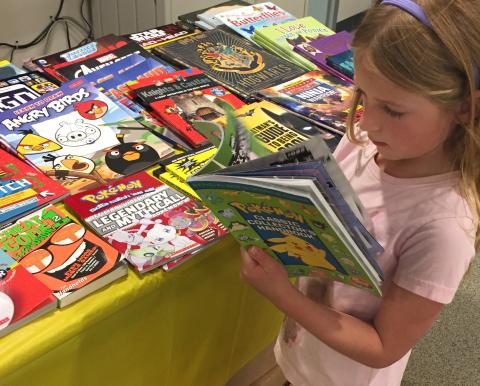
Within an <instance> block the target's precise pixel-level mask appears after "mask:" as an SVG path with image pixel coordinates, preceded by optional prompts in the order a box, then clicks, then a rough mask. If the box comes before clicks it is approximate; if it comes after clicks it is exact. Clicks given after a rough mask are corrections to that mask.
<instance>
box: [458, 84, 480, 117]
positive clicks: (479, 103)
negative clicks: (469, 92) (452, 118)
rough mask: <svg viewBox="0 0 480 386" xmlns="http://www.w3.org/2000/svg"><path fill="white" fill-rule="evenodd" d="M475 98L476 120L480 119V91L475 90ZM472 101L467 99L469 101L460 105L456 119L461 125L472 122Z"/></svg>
mask: <svg viewBox="0 0 480 386" xmlns="http://www.w3.org/2000/svg"><path fill="white" fill-rule="evenodd" d="M473 96H474V98H475V118H479V117H480V90H475V92H474V93H473ZM470 101H471V99H470V98H467V100H466V101H464V102H463V103H462V104H461V105H460V107H459V109H458V111H457V114H456V118H457V120H458V122H459V123H462V124H467V123H468V122H470V118H471V116H470Z"/></svg>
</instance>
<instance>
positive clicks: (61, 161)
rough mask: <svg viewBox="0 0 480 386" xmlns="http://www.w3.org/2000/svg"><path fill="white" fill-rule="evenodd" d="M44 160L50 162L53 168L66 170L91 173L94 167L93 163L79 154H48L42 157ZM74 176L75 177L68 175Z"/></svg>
mask: <svg viewBox="0 0 480 386" xmlns="http://www.w3.org/2000/svg"><path fill="white" fill-rule="evenodd" d="M43 159H44V160H45V161H46V162H49V161H50V162H52V164H53V168H54V169H55V170H67V171H74V172H81V173H87V174H88V173H91V172H93V170H94V169H95V163H94V162H93V161H92V160H91V159H89V158H86V157H82V156H79V155H65V156H59V157H55V156H53V155H51V154H48V155H46V156H44V157H43ZM70 178H76V177H70Z"/></svg>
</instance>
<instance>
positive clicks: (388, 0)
mask: <svg viewBox="0 0 480 386" xmlns="http://www.w3.org/2000/svg"><path fill="white" fill-rule="evenodd" d="M380 4H381V5H393V6H394V7H397V8H400V9H402V10H404V11H405V12H407V13H409V14H410V15H412V16H413V17H415V18H417V19H418V20H419V21H421V22H422V24H424V25H426V26H427V27H428V28H433V27H432V23H430V20H428V17H427V15H425V12H424V11H423V8H422V7H421V6H420V5H418V4H417V3H415V2H414V1H412V0H383V1H382V2H381V3H380Z"/></svg>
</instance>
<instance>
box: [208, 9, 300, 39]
mask: <svg viewBox="0 0 480 386" xmlns="http://www.w3.org/2000/svg"><path fill="white" fill-rule="evenodd" d="M216 17H217V18H218V19H220V20H221V21H222V22H223V23H224V24H225V25H227V26H228V27H230V28H231V29H233V30H234V31H235V32H237V33H239V34H240V35H242V36H243V37H245V38H247V39H248V40H252V35H253V32H254V31H255V29H257V28H262V27H267V26H271V25H276V24H281V23H285V22H287V21H291V20H296V17H295V16H293V15H292V14H290V13H288V12H287V11H285V10H283V9H282V8H280V7H279V6H278V5H275V4H274V3H271V2H266V3H260V4H255V5H250V6H246V7H242V8H239V9H233V10H230V11H226V12H222V13H219V14H217V15H216Z"/></svg>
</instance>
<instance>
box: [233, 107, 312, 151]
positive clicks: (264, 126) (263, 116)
mask: <svg viewBox="0 0 480 386" xmlns="http://www.w3.org/2000/svg"><path fill="white" fill-rule="evenodd" d="M235 116H236V118H237V119H238V120H239V121H240V123H241V124H242V125H243V127H244V128H245V129H246V130H248V131H249V132H250V133H252V135H253V136H254V137H255V138H256V139H257V141H258V142H259V143H261V144H262V146H263V147H264V148H266V149H267V150H268V151H271V152H277V151H279V150H282V149H285V148H287V147H289V146H292V145H295V144H297V143H301V142H304V141H306V140H308V139H309V137H308V136H307V135H306V134H301V133H300V132H299V131H298V130H302V129H303V128H302V127H300V126H298V125H296V123H298V122H296V121H297V119H296V118H295V117H293V116H292V114H291V113H289V112H288V111H287V110H285V109H284V108H282V107H280V106H278V105H275V104H273V103H271V102H268V101H260V102H257V103H251V104H248V105H245V106H242V107H241V108H240V109H238V110H236V111H235ZM286 117H289V119H285V118H286ZM292 120H295V122H292ZM305 123H306V122H304V124H305ZM307 126H308V125H307ZM309 126H310V127H311V125H309ZM294 127H295V130H294ZM305 129H306V127H305Z"/></svg>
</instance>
